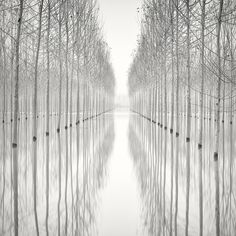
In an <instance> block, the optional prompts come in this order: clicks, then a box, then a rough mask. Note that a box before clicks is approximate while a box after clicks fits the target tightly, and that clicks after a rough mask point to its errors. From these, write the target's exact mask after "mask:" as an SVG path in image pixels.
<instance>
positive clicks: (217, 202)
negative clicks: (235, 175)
mask: <svg viewBox="0 0 236 236" xmlns="http://www.w3.org/2000/svg"><path fill="white" fill-rule="evenodd" d="M223 3H224V0H220V5H219V15H218V23H217V38H216V40H217V42H216V43H217V57H218V84H217V102H216V131H215V137H216V139H215V152H214V162H215V219H216V222H215V223H216V235H217V236H220V186H219V185H220V183H219V161H218V158H219V139H220V102H221V99H220V91H221V73H222V72H221V44H220V37H221V16H222V11H223Z"/></svg>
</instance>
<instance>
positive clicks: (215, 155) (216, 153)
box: [214, 152, 218, 161]
mask: <svg viewBox="0 0 236 236" xmlns="http://www.w3.org/2000/svg"><path fill="white" fill-rule="evenodd" d="M214 161H218V152H214Z"/></svg>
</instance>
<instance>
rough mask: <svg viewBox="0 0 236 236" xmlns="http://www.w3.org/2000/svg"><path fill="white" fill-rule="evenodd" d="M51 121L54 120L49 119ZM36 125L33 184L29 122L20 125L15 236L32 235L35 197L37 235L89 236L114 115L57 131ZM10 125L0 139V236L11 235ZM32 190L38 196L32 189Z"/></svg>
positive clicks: (40, 122) (41, 121) (42, 122)
mask: <svg viewBox="0 0 236 236" xmlns="http://www.w3.org/2000/svg"><path fill="white" fill-rule="evenodd" d="M54 119H55V120H54ZM54 119H52V120H50V130H49V134H50V135H45V133H46V125H45V124H46V123H45V119H43V118H42V119H39V120H38V144H37V145H38V146H37V148H38V149H37V150H38V151H37V152H38V153H37V166H36V167H37V176H36V177H35V178H36V183H34V178H32V176H34V173H33V170H34V167H35V166H34V160H33V159H32V151H33V150H32V148H31V147H32V143H31V142H32V139H31V138H30V137H31V136H32V129H31V122H32V120H31V119H28V121H26V120H23V119H22V121H20V125H19V140H20V143H19V195H18V202H19V215H18V218H19V235H35V234H36V229H35V218H34V215H35V209H34V193H35V192H36V193H37V196H36V200H37V201H36V203H37V206H36V207H37V217H38V226H39V233H40V235H93V234H94V232H96V214H97V198H98V196H99V192H100V191H101V189H102V188H103V187H104V180H105V178H106V173H107V172H106V171H107V170H106V168H107V164H108V160H109V158H110V154H111V151H112V148H113V141H114V135H115V134H114V120H113V114H112V113H111V114H104V115H102V116H99V117H97V118H94V119H90V120H87V121H85V122H81V124H79V125H77V126H76V127H75V126H74V127H71V128H70V129H65V130H63V131H62V132H60V133H57V132H56V127H55V124H56V118H54ZM11 132H12V128H11V125H10V124H3V125H2V127H1V131H0V136H1V137H2V138H1V146H0V151H1V159H0V167H1V176H0V212H1V213H0V234H1V235H13V233H14V229H13V228H14V224H13V222H14V221H13V218H14V214H13V190H12V185H13V183H12V178H13V177H12V151H11V146H10V143H11ZM34 186H36V187H37V191H35V190H34Z"/></svg>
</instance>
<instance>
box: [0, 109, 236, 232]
mask: <svg viewBox="0 0 236 236" xmlns="http://www.w3.org/2000/svg"><path fill="white" fill-rule="evenodd" d="M23 117H24V115H22V117H21V121H20V127H19V140H20V144H19V145H20V147H19V165H18V169H19V173H18V176H19V186H18V189H19V195H18V201H19V214H18V218H19V235H36V226H35V219H36V218H37V220H38V226H39V233H40V235H47V234H48V235H89V236H90V235H91V236H93V235H94V236H95V235H99V236H111V235H112V236H133V235H134V236H136V235H137V236H145V235H158V236H159V235H170V232H173V234H174V231H175V230H177V232H178V235H184V228H185V199H186V194H185V192H186V178H185V177H186V161H185V155H186V147H185V140H184V137H185V136H184V133H185V129H184V126H182V129H181V133H180V139H179V140H180V143H179V148H178V149H179V163H178V171H176V160H175V156H176V140H175V137H173V136H172V135H171V134H170V132H167V131H165V130H164V129H161V128H160V127H159V126H157V125H156V124H154V123H152V122H150V121H149V120H147V119H145V118H143V117H141V116H139V115H138V114H134V113H132V112H130V111H129V110H125V109H117V110H115V111H114V113H107V114H103V115H101V116H99V117H97V118H93V119H89V120H87V121H86V122H83V123H82V124H79V125H77V127H76V126H75V125H74V126H72V127H71V128H70V129H68V130H63V131H62V132H61V133H60V134H58V133H56V128H55V123H56V122H55V121H56V120H57V117H56V116H52V118H51V121H50V122H51V131H50V139H49V140H50V152H49V159H47V158H46V136H45V117H44V116H43V115H42V116H40V117H39V140H38V159H37V167H36V169H37V182H36V183H34V181H33V177H32V176H33V170H34V169H33V160H32V151H33V150H32V130H31V128H32V125H31V119H30V118H28V119H27V120H26V119H23ZM181 119H182V122H184V117H182V118H181ZM212 122H214V121H205V123H204V131H205V132H204V144H205V146H204V149H203V150H204V160H203V207H204V214H203V218H204V235H214V234H215V217H214V215H215V209H214V201H215V199H214V197H215V185H214V183H215V182H214V161H213V160H212V157H213V154H212V152H213V150H212V142H211V140H212V139H213V137H214V133H213V128H212V126H213V123H212ZM225 123H226V122H225ZM192 124H193V127H192V131H193V132H192V137H191V140H193V141H192V147H191V179H190V196H189V202H190V212H189V235H198V234H199V233H198V232H199V225H198V222H199V220H198V219H199V213H198V209H199V205H198V204H199V200H198V199H199V198H198V196H199V195H198V150H197V130H198V122H197V119H196V120H194V121H193V122H192ZM11 129H12V127H11V123H10V122H9V123H5V124H2V125H1V131H0V137H1V160H0V165H1V175H0V193H1V195H0V197H1V198H0V201H1V202H0V204H1V205H0V235H13V234H14V224H13V222H14V211H13V185H12V158H11V156H12V149H11ZM230 129H232V134H233V139H231V138H230V133H231V130H230ZM223 130H224V132H222V135H221V142H222V143H223V145H222V147H223V148H222V150H221V155H220V156H221V159H220V179H221V182H220V185H221V189H220V193H221V196H220V202H221V209H220V214H221V231H222V235H235V234H234V233H235V232H236V222H235V219H236V208H235V207H236V199H235V193H236V185H235V181H234V180H235V177H236V172H235V161H234V153H235V151H234V150H235V133H236V132H235V127H234V126H233V127H232V126H229V125H227V123H226V124H225V128H224V129H223ZM47 168H48V174H49V175H48V179H47ZM177 173H178V181H176V176H177V175H176V174H177ZM47 181H48V185H47ZM47 186H48V188H47ZM176 186H178V187H176ZM34 190H36V195H37V199H36V208H35V207H34V195H33V192H34ZM47 213H48V214H47Z"/></svg>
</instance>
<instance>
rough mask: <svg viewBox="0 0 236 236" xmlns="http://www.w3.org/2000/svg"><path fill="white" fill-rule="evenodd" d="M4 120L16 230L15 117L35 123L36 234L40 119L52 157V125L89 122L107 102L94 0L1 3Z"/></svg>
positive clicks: (106, 60)
mask: <svg viewBox="0 0 236 236" xmlns="http://www.w3.org/2000/svg"><path fill="white" fill-rule="evenodd" d="M0 12H1V14H0V15H1V19H0V37H1V39H0V43H1V45H0V55H1V57H0V58H1V60H0V66H1V85H2V86H1V103H2V109H1V113H2V122H3V124H8V123H10V124H11V127H12V132H11V141H12V149H13V151H12V156H13V174H14V178H13V180H14V181H13V182H14V212H15V213H14V216H15V219H14V226H15V235H18V153H19V140H18V136H19V122H20V121H21V120H24V121H25V122H28V124H29V125H30V126H31V127H32V148H33V153H32V156H33V158H32V159H33V182H34V188H33V193H34V194H33V195H34V212H35V223H36V231H37V235H39V228H38V219H37V160H38V158H39V157H38V150H37V148H38V139H39V137H38V120H39V119H40V118H42V117H45V118H46V119H45V125H46V132H45V136H46V139H47V141H46V142H47V159H48V160H49V137H50V132H49V131H50V129H51V127H50V117H51V116H52V115H56V116H57V117H58V119H57V121H56V123H55V124H56V127H54V126H55V124H53V127H54V128H55V129H56V130H57V133H58V134H59V133H60V132H61V129H62V127H63V128H65V130H68V128H69V127H72V126H74V125H76V126H77V127H78V126H79V125H80V123H83V122H86V121H87V120H88V119H93V118H94V117H97V116H99V115H100V114H102V113H104V112H106V111H107V110H109V109H111V108H112V106H113V100H114V99H113V98H114V86H115V80H114V74H113V69H112V65H111V63H110V55H109V48H108V46H107V44H106V42H105V41H104V39H103V36H102V32H101V27H100V26H99V19H98V6H97V2H96V1H95V0H89V1H88V0H79V1H75V0H32V1H25V0H19V1H8V0H7V1H1V2H0Z"/></svg>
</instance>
